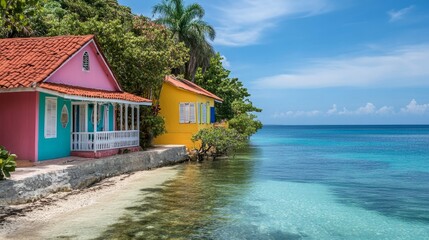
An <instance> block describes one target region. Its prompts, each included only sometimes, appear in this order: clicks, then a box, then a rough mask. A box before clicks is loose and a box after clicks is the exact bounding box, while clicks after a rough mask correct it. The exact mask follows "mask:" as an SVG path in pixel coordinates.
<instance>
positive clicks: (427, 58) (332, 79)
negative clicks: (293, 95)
mask: <svg viewBox="0 0 429 240" xmlns="http://www.w3.org/2000/svg"><path fill="white" fill-rule="evenodd" d="M428 62H429V45H415V46H405V47H401V48H397V49H394V50H391V51H389V52H388V53H385V54H380V55H372V56H358V57H355V56H352V57H340V58H333V59H319V60H314V61H312V62H310V63H309V64H308V65H307V66H304V67H301V68H298V69H297V70H295V71H294V72H292V73H285V74H280V75H274V76H269V77H265V78H262V79H259V80H257V81H255V86H256V87H258V88H273V89H279V88H283V89H285V88H324V87H365V86H390V87H403V86H429V81H428V79H429V67H427V63H428Z"/></svg>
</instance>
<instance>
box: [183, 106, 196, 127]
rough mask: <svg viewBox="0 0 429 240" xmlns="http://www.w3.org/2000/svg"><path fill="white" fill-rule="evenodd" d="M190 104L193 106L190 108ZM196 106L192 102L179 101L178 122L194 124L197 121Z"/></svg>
mask: <svg viewBox="0 0 429 240" xmlns="http://www.w3.org/2000/svg"><path fill="white" fill-rule="evenodd" d="M191 106H193V107H192V108H191ZM196 113H197V107H196V104H195V103H194V102H180V103H179V123H182V124H196V123H198V122H197V114H196Z"/></svg>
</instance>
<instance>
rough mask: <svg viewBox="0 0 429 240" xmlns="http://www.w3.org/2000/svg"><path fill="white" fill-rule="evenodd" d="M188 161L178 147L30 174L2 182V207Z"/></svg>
mask: <svg viewBox="0 0 429 240" xmlns="http://www.w3.org/2000/svg"><path fill="white" fill-rule="evenodd" d="M187 158H188V157H187V155H186V149H185V147H184V146H176V147H160V148H156V149H153V150H149V151H143V152H134V153H128V154H122V155H115V156H111V157H106V158H102V159H91V160H89V161H84V162H79V163H75V164H69V165H61V166H58V167H57V168H56V169H55V170H52V171H45V172H43V173H35V174H27V175H28V176H25V177H22V179H17V180H14V179H13V178H12V179H11V180H6V181H0V205H7V204H18V203H25V202H28V201H32V200H35V199H38V198H41V197H44V196H46V195H48V194H50V193H53V192H58V191H64V190H72V189H80V188H85V187H88V186H90V185H92V184H94V183H96V182H98V181H100V180H102V179H104V178H107V177H111V176H116V175H120V174H124V173H129V172H134V171H141V170H147V169H151V168H157V167H162V166H167V165H172V164H175V163H179V162H183V161H185V160H186V159H187ZM12 174H13V173H12Z"/></svg>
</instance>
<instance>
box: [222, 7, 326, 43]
mask: <svg viewBox="0 0 429 240" xmlns="http://www.w3.org/2000/svg"><path fill="white" fill-rule="evenodd" d="M218 4H219V6H221V5H224V6H225V7H219V8H218V9H217V10H218V14H217V20H218V23H219V27H217V28H216V32H217V37H216V39H215V43H216V44H219V45H227V46H246V45H251V44H256V43H257V42H258V41H259V40H260V38H261V37H262V35H263V32H264V31H265V30H267V29H269V28H271V27H274V26H275V22H276V21H277V20H279V19H280V18H285V17H308V16H313V15H318V14H323V13H325V12H328V11H331V10H332V5H331V4H330V0H300V1H296V0H265V1H260V0H236V1H230V0H229V1H226V2H225V1H220V2H219V3H218Z"/></svg>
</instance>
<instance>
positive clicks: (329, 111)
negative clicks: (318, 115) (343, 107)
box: [326, 104, 338, 115]
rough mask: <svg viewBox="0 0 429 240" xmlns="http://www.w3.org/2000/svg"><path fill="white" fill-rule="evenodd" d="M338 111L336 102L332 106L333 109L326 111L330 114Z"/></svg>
mask: <svg viewBox="0 0 429 240" xmlns="http://www.w3.org/2000/svg"><path fill="white" fill-rule="evenodd" d="M337 112H338V110H337V104H334V105H332V108H331V109H329V110H328V111H327V112H326V114H328V115H332V114H335V113H337Z"/></svg>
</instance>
